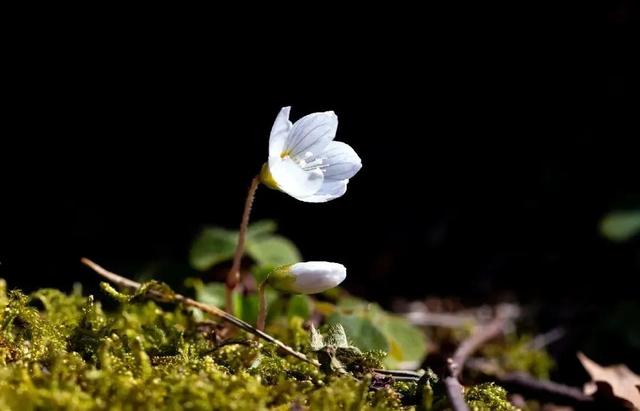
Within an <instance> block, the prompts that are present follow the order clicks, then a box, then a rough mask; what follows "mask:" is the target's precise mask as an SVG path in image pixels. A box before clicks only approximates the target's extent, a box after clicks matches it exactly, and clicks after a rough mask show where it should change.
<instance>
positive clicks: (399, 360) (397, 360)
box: [376, 315, 427, 368]
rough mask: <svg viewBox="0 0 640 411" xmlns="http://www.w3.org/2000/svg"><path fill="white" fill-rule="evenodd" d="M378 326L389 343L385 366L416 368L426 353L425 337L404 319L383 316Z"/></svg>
mask: <svg viewBox="0 0 640 411" xmlns="http://www.w3.org/2000/svg"><path fill="white" fill-rule="evenodd" d="M383 317H384V318H383V319H382V321H380V322H377V321H376V324H379V326H380V329H381V331H382V333H383V334H384V335H385V337H386V338H387V341H388V343H389V355H388V356H387V358H385V361H384V362H385V365H386V366H387V367H389V368H407V366H409V367H410V368H417V367H419V366H420V363H421V362H422V360H423V359H424V356H425V355H426V353H427V344H426V340H425V335H424V334H423V333H422V332H421V331H420V330H419V329H417V328H416V327H414V326H413V325H411V324H409V322H407V321H406V320H405V319H404V318H401V317H397V316H394V315H384V316H383ZM403 363H404V364H403Z"/></svg>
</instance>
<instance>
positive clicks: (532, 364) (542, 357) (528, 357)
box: [481, 334, 554, 379]
mask: <svg viewBox="0 0 640 411" xmlns="http://www.w3.org/2000/svg"><path fill="white" fill-rule="evenodd" d="M481 352H482V354H483V356H485V357H486V358H490V359H492V361H495V362H496V364H497V366H498V368H499V369H500V370H501V371H502V372H516V371H520V372H526V373H529V374H531V375H533V376H534V377H536V378H542V379H548V378H549V373H550V371H551V369H553V367H554V362H553V359H552V358H551V356H549V354H548V353H547V352H546V351H545V350H544V349H535V348H532V347H531V338H530V337H528V336H522V337H518V336H516V335H514V334H511V335H509V336H507V337H506V338H505V339H504V341H500V342H496V343H489V344H487V345H485V346H483V347H482V349H481Z"/></svg>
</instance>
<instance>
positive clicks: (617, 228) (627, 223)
mask: <svg viewBox="0 0 640 411" xmlns="http://www.w3.org/2000/svg"><path fill="white" fill-rule="evenodd" d="M600 232H601V233H602V235H603V236H605V237H606V238H608V239H609V240H611V241H615V242H624V241H627V240H630V239H631V238H633V237H635V236H636V235H637V234H639V233H640V209H638V210H616V211H612V212H610V213H609V214H607V215H606V216H605V217H604V218H603V219H602V221H600Z"/></svg>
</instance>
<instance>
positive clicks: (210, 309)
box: [80, 258, 320, 367]
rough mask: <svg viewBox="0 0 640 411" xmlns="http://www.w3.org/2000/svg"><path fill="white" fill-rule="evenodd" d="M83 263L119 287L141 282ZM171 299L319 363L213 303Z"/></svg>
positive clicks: (156, 295) (152, 293)
mask: <svg viewBox="0 0 640 411" xmlns="http://www.w3.org/2000/svg"><path fill="white" fill-rule="evenodd" d="M80 261H81V262H82V263H83V264H84V265H86V266H88V267H89V268H91V269H92V270H93V271H95V272H96V273H98V274H99V275H100V276H102V277H104V278H106V279H107V280H109V281H110V282H112V283H114V284H116V285H119V286H121V287H125V288H130V289H132V290H137V289H138V288H140V286H141V284H140V283H138V282H136V281H133V280H130V279H128V278H126V277H122V276H120V275H118V274H116V273H112V272H111V271H108V270H106V269H104V268H103V267H101V266H99V265H98V264H96V263H94V262H93V261H91V260H89V259H88V258H82V259H81V260H80ZM147 295H148V296H149V297H151V298H153V299H159V300H162V301H166V296H165V295H163V294H162V293H160V292H159V291H156V290H153V289H151V290H148V291H147ZM173 300H174V301H177V302H180V303H182V304H184V305H186V306H190V307H195V308H198V309H200V310H202V311H204V312H206V313H207V314H211V315H214V316H216V317H219V318H221V319H223V320H224V321H227V322H228V323H230V324H233V325H235V326H236V327H238V328H240V329H242V330H245V331H247V332H248V333H251V334H254V335H256V336H258V337H259V338H262V339H263V340H265V341H268V342H270V343H271V344H274V345H276V346H278V347H279V348H281V349H282V350H283V351H285V352H287V353H288V354H290V355H292V356H294V357H296V358H298V359H300V360H302V361H305V362H308V363H310V364H313V365H315V366H316V367H319V366H320V363H319V362H318V361H316V360H313V359H310V358H309V357H307V356H306V355H304V354H303V353H301V352H298V351H296V350H294V349H293V348H291V347H289V346H288V345H286V344H285V343H283V342H282V341H280V340H278V339H276V338H274V337H272V336H270V335H269V334H267V333H265V332H263V331H260V330H257V329H256V328H254V327H253V326H251V324H249V323H246V322H244V321H242V320H241V319H239V318H237V317H234V316H233V315H231V314H229V313H227V312H225V311H224V310H221V309H220V308H218V307H215V306H213V305H207V304H203V303H201V302H198V301H195V300H192V299H191V298H188V297H185V296H183V295H181V294H175V295H173Z"/></svg>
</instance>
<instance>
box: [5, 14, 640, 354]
mask: <svg viewBox="0 0 640 411" xmlns="http://www.w3.org/2000/svg"><path fill="white" fill-rule="evenodd" d="M329 15H331V13H329ZM637 15H638V14H637V7H636V6H635V5H634V3H633V2H625V1H619V2H610V3H606V4H601V5H593V6H586V5H582V6H579V7H573V6H571V7H570V6H567V7H566V8H565V9H558V8H557V6H555V8H546V7H543V6H540V7H539V8H537V9H535V10H534V9H526V8H525V7H523V8H522V9H520V10H514V9H502V8H497V7H496V9H493V10H488V9H478V10H475V9H460V10H442V9H438V10H435V9H434V10H431V11H429V10H421V11H419V12H418V11H417V10H407V11H406V13H405V12H404V11H403V12H401V11H397V10H394V11H393V12H391V13H389V14H387V11H386V10H382V9H379V10H368V11H367V12H366V13H363V14H362V15H359V16H358V18H357V19H356V20H351V19H355V17H353V16H345V15H338V16H334V17H335V21H334V22H332V23H328V22H327V21H326V20H325V24H323V25H319V26H315V25H310V26H309V27H305V24H306V22H305V21H304V20H302V21H301V20H300V19H297V20H294V21H293V22H291V24H290V25H285V26H283V25H275V24H274V25H273V27H270V26H269V25H268V24H267V25H265V26H260V27H254V29H255V30H254V31H251V32H249V31H247V32H245V31H243V30H242V29H241V28H239V27H236V29H235V30H236V31H232V32H229V31H225V30H223V29H219V30H220V31H219V32H218V31H215V32H211V31H210V30H209V28H208V26H196V27H195V28H187V29H185V31H181V30H176V29H175V27H173V26H171V25H167V24H159V25H158V26H162V27H164V28H165V29H167V30H168V31H164V30H161V29H160V28H161V27H155V28H154V29H148V30H147V29H140V30H139V31H137V30H135V29H134V30H132V31H131V32H129V31H126V32H125V31H124V29H123V28H122V27H120V26H118V25H104V26H101V27H102V29H98V30H95V31H93V30H91V25H92V23H91V22H85V23H84V27H83V28H82V29H80V30H73V29H69V28H67V27H58V28H56V29H55V30H52V31H51V32H47V33H39V34H37V35H33V36H30V35H29V33H25V32H23V33H21V34H20V35H19V36H18V35H16V36H14V37H15V38H20V39H21V40H25V38H26V41H25V42H24V43H23V42H13V40H12V41H10V44H11V49H12V50H11V51H10V54H9V55H8V56H7V58H6V59H5V63H4V65H5V67H4V68H5V69H6V70H7V73H9V74H7V75H5V76H4V80H3V83H4V89H5V93H4V97H3V100H4V102H5V104H4V106H5V108H4V110H3V112H4V115H3V117H4V118H5V120H4V124H5V129H4V131H3V132H2V149H1V150H0V156H1V158H2V177H1V181H2V192H1V193H0V262H1V265H0V276H1V277H3V278H6V279H7V280H8V281H9V283H10V285H11V286H15V287H21V288H24V289H27V290H31V289H34V288H39V287H44V286H62V287H70V285H71V283H73V282H76V281H80V282H82V283H83V284H85V285H86V286H87V287H88V288H89V289H90V290H92V289H95V283H96V278H95V277H93V276H92V274H91V273H89V272H88V270H87V269H86V268H83V267H82V266H80V264H79V258H80V257H81V256H87V257H91V258H93V259H95V260H96V261H98V262H100V263H102V264H104V265H106V266H107V267H110V268H112V269H114V270H116V271H118V272H121V273H123V274H125V273H128V274H130V275H135V274H139V273H141V272H143V271H144V272H146V273H151V272H155V273H157V275H160V276H167V275H169V274H171V275H173V276H174V278H175V277H176V276H179V275H183V276H188V275H193V272H192V271H190V269H189V268H188V267H187V266H186V261H187V254H188V248H189V244H190V242H191V240H192V239H193V238H194V236H195V235H196V234H197V233H198V232H199V230H200V229H201V228H202V227H203V226H205V225H221V226H224V227H228V228H235V227H237V225H238V223H239V220H240V215H241V212H242V204H243V201H244V195H245V192H246V189H247V187H248V184H249V181H250V179H251V178H252V176H253V175H255V173H257V172H258V171H259V168H260V166H261V164H262V162H264V161H265V160H266V155H267V148H268V134H269V130H270V128H271V125H272V122H273V119H274V118H275V115H276V114H277V112H278V110H279V109H280V107H282V106H285V105H292V106H293V111H292V119H293V120H295V119H297V118H298V117H300V116H302V115H304V114H307V113H309V112H314V111H324V110H334V111H336V113H337V114H338V116H339V119H340V125H339V129H338V135H337V140H340V141H345V142H347V143H349V144H350V145H352V146H353V147H354V148H355V149H356V151H357V152H358V153H359V154H360V156H361V158H362V160H363V164H364V166H363V169H362V170H361V172H360V173H359V174H358V175H357V176H356V177H354V178H353V179H352V180H351V183H350V185H349V190H348V192H347V194H346V195H345V196H344V197H342V198H340V199H338V200H335V201H332V202H330V203H327V204H305V203H301V202H298V201H297V200H295V199H293V198H290V197H288V196H287V195H285V194H282V193H278V192H275V191H271V190H268V189H266V188H264V187H263V188H260V190H259V192H258V197H257V199H256V203H255V211H254V214H253V219H254V220H258V219H261V218H271V219H275V220H277V221H278V223H279V225H280V232H281V233H282V234H284V235H286V236H287V237H289V238H291V239H292V240H293V241H294V242H295V243H296V244H297V245H299V247H300V249H301V250H302V253H303V255H304V257H305V259H308V260H314V259H326V260H332V261H338V262H342V263H344V264H345V265H347V267H348V270H349V272H348V279H347V281H346V283H345V285H346V287H347V289H349V290H350V291H352V292H354V293H356V294H358V295H362V296H364V297H367V298H369V299H372V300H376V301H380V302H382V303H384V304H390V303H391V301H392V300H393V299H394V298H396V297H403V298H422V297H425V296H427V295H440V296H458V297H461V298H462V299H464V300H466V301H468V302H470V303H481V302H493V301H496V300H501V299H516V298H517V299H519V300H520V301H524V302H530V301H534V302H542V303H543V305H548V306H549V307H554V308H553V310H550V312H549V313H547V317H548V318H547V321H548V322H549V323H550V324H553V323H554V321H555V323H558V322H559V323H562V322H563V321H568V319H570V318H571V319H572V318H574V317H575V312H581V311H584V312H586V313H587V314H585V315H583V317H580V318H582V320H581V321H583V322H584V323H585V324H588V323H589V322H590V321H591V319H590V317H589V316H590V315H592V314H593V313H594V312H595V313H597V312H600V310H601V309H604V308H603V307H608V306H610V305H612V304H615V303H617V302H619V301H624V300H636V301H637V295H638V292H637V290H638V289H639V287H638V286H639V283H640V281H639V280H638V278H640V276H639V271H638V270H639V266H640V252H639V251H638V250H639V249H640V243H639V242H638V239H635V240H634V241H631V242H629V243H626V244H622V245H619V244H612V243H610V242H608V241H607V240H606V239H604V238H602V237H601V236H600V234H599V232H598V222H599V220H600V219H601V218H602V216H603V215H604V214H605V213H606V212H607V211H609V210H611V209H612V208H615V207H617V206H627V205H629V204H631V203H632V202H633V201H637V199H638V198H639V197H640V184H639V178H638V177H639V176H640V171H639V170H640V166H639V165H638V148H637V139H638V137H639V136H640V133H639V128H638V123H639V122H638V107H637V98H638V76H637V73H638V67H637V65H635V63H634V57H637V50H638V48H637V42H636V41H635V40H633V39H634V36H633V34H634V33H635V31H636V26H637ZM220 19H224V18H220V17H219V18H218V19H217V21H219V20H220ZM352 22H357V24H355V23H354V24H353V25H351V24H350V23H352ZM392 23H393V24H392ZM211 24H212V25H213V23H211ZM334 24H335V25H337V26H341V27H342V29H343V30H345V33H346V32H349V36H348V37H347V36H346V34H345V35H343V34H342V32H340V33H337V32H336V27H335V26H334ZM187 26H188V24H187ZM275 26H277V27H279V29H278V30H275V29H274V27H275ZM316 28H317V30H316ZM302 31H304V32H305V34H306V33H308V32H309V31H310V32H312V33H311V36H309V37H308V38H306V37H305V38H301V35H300V32H302ZM230 33H232V34H233V36H232V35H231V34H230ZM263 33H268V34H274V36H273V38H272V37H271V36H270V37H269V38H268V39H267V38H263ZM14 37H12V39H14ZM174 281H178V280H174ZM178 282H179V281H178ZM558 307H560V308H558ZM567 307H568V308H567ZM567 312H569V314H566V313H567ZM563 316H564V317H563ZM544 326H545V324H544V323H543V325H542V327H543V328H544ZM613 355H614V357H615V354H613Z"/></svg>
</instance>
